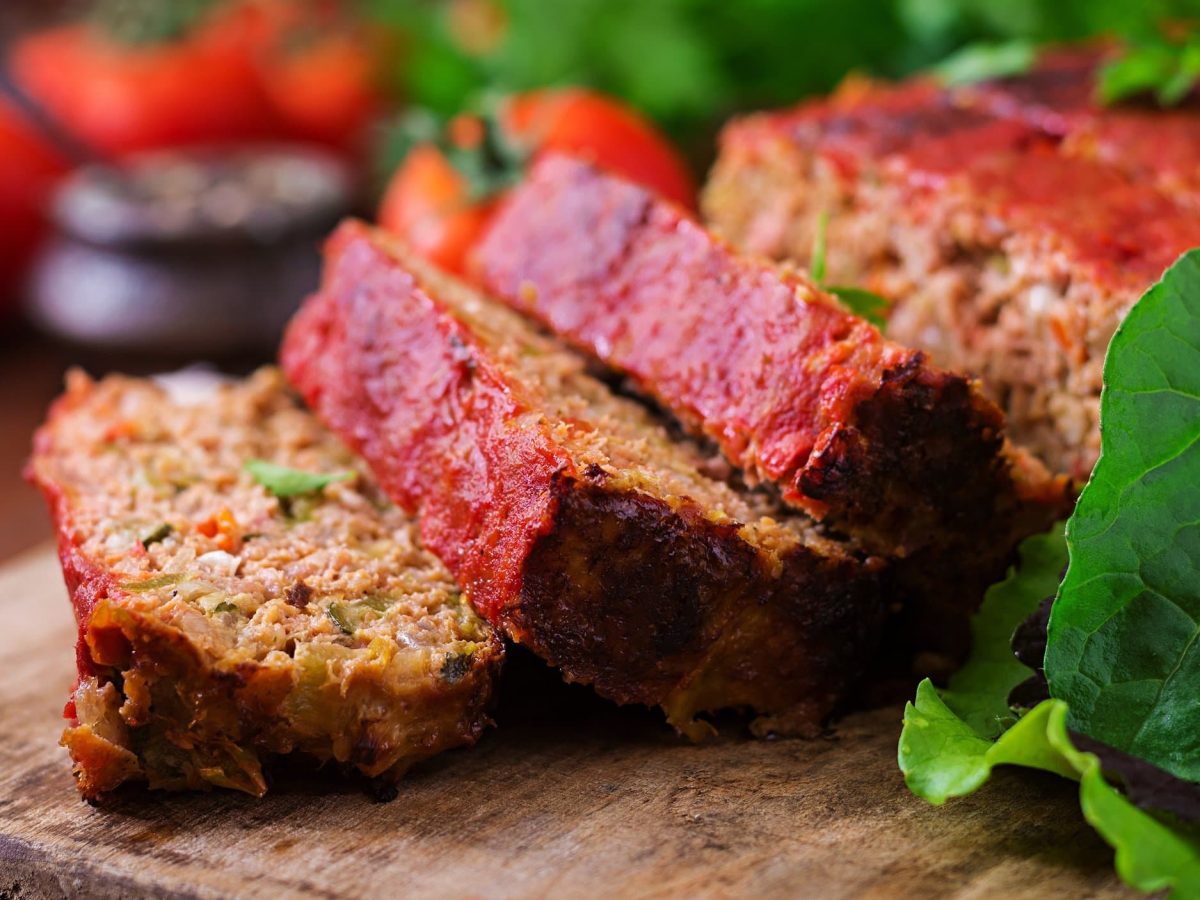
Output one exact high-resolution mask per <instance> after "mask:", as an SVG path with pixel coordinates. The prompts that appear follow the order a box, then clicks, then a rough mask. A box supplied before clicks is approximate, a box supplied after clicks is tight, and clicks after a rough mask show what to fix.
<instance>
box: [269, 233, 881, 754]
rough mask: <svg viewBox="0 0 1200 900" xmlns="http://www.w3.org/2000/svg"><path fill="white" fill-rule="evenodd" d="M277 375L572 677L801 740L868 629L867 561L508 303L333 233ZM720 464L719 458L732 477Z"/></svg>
mask: <svg viewBox="0 0 1200 900" xmlns="http://www.w3.org/2000/svg"><path fill="white" fill-rule="evenodd" d="M282 359H283V365H284V368H285V370H286V372H287V374H288V377H289V378H290V379H291V381H292V382H293V383H294V384H295V385H296V386H297V387H298V388H299V390H300V392H301V393H302V394H303V396H304V397H305V398H306V400H307V401H308V402H309V404H310V405H311V406H312V408H313V409H314V410H315V411H316V412H317V413H318V414H319V415H320V416H321V417H322V418H323V419H324V420H325V421H326V422H327V423H328V424H329V425H330V426H331V427H332V428H333V429H334V430H335V431H337V432H338V433H339V434H341V435H342V436H343V437H345V439H346V440H347V441H348V442H349V443H350V444H351V445H352V446H353V447H354V448H355V449H356V450H358V451H359V452H360V453H362V455H363V456H364V457H365V458H366V459H367V460H368V461H369V463H370V464H371V466H372V467H373V469H374V470H375V472H376V473H377V475H378V477H379V479H380V482H381V484H382V485H383V487H384V488H385V490H387V491H388V493H389V494H391V496H392V497H393V498H394V499H395V500H397V501H398V502H399V503H400V504H401V505H402V506H404V507H405V508H407V509H409V510H413V511H416V512H418V513H419V514H420V519H421V524H422V536H423V538H424V541H425V544H426V546H428V547H429V548H430V549H432V550H433V551H434V552H435V553H437V554H438V555H439V556H440V557H441V558H442V559H443V561H445V563H446V565H447V566H449V568H450V569H451V571H452V572H453V573H454V574H455V576H456V577H457V578H458V580H459V582H460V583H461V584H462V585H463V587H464V589H465V590H466V592H467V594H468V595H469V596H470V598H471V600H472V601H473V602H474V604H475V606H476V608H477V609H478V610H479V611H480V612H481V613H483V615H484V616H485V617H486V618H488V619H489V620H490V621H491V622H492V623H494V624H495V625H497V626H498V627H500V628H502V629H503V630H504V631H505V633H507V634H508V635H509V636H510V637H511V638H512V639H513V640H515V641H517V642H519V643H521V644H524V645H526V646H527V647H529V648H531V649H532V650H533V651H534V652H535V653H537V654H539V655H540V656H541V657H543V658H544V659H545V660H547V661H549V662H550V663H552V664H553V665H556V666H559V667H560V668H561V669H562V671H563V673H564V675H565V677H567V678H568V679H570V680H574V681H581V682H586V683H590V684H592V685H594V687H595V689H596V690H597V691H598V692H600V693H601V694H603V695H604V696H606V697H609V698H611V699H613V700H616V701H618V702H621V703H642V704H647V705H658V706H661V707H663V709H664V710H665V711H666V713H667V715H668V719H669V721H670V722H672V723H673V724H674V725H675V726H676V727H677V728H679V729H680V730H682V731H684V732H686V733H688V734H690V735H693V736H699V735H701V734H703V733H704V732H705V731H706V730H707V726H706V725H705V723H703V722H701V721H698V720H696V719H695V716H696V715H697V713H701V712H704V711H712V710H719V709H723V708H729V707H735V708H745V709H751V710H755V711H757V712H758V713H760V714H762V718H760V719H759V720H757V722H756V725H755V728H756V730H757V731H759V732H764V731H779V732H782V731H790V732H811V731H813V730H814V729H815V728H816V727H817V726H818V725H819V724H820V722H821V720H822V719H823V718H824V717H825V716H826V715H827V714H828V713H829V712H830V711H831V710H832V709H833V708H834V706H835V704H836V703H837V702H838V700H839V698H841V697H842V696H843V695H844V693H845V692H846V690H847V689H848V688H849V687H850V686H851V685H852V684H853V683H854V682H855V680H856V679H857V677H858V676H859V674H860V673H861V672H862V670H863V668H864V667H865V666H866V664H867V662H868V661H869V660H870V658H871V657H872V655H873V654H874V652H875V650H876V648H877V646H878V643H879V639H880V626H881V622H882V619H883V613H884V603H883V597H882V594H881V590H880V579H879V573H878V569H879V563H878V561H877V560H873V559H865V560H864V559H863V558H862V557H861V555H860V554H858V553H857V552H856V551H855V549H854V547H853V546H848V545H845V544H842V543H836V542H833V541H831V540H828V539H825V538H823V537H821V536H820V535H819V534H817V532H816V530H815V529H814V527H813V525H812V523H811V522H810V521H809V520H808V519H806V518H805V517H803V516H798V515H790V514H787V513H784V512H781V511H779V510H777V509H776V507H775V506H774V504H772V503H771V502H770V501H768V500H767V499H766V498H764V497H761V496H759V495H756V494H754V493H751V492H749V491H746V490H744V489H742V490H739V489H736V488H734V487H732V486H731V485H730V484H728V483H726V482H725V481H724V480H722V479H721V478H720V477H719V476H720V473H719V472H713V473H712V474H706V473H707V472H709V471H710V470H711V462H712V460H711V457H709V456H706V455H705V454H704V453H702V452H701V451H700V450H699V449H698V448H697V447H696V446H693V445H692V444H690V443H687V442H684V441H678V440H674V439H672V437H671V436H670V435H669V434H668V433H667V431H666V430H665V429H664V428H663V427H662V426H661V425H660V424H659V423H658V422H656V421H655V420H654V419H653V418H652V417H651V414H650V413H649V412H647V411H646V410H645V409H644V408H643V407H642V406H640V405H639V404H637V403H635V402H634V401H631V400H628V399H625V398H622V397H619V396H616V395H614V394H613V393H612V392H611V391H610V390H609V388H608V387H606V386H605V385H604V384H602V383H601V382H600V381H598V380H596V379H595V378H594V377H592V376H591V375H589V374H588V373H587V372H586V371H585V365H586V364H585V362H584V361H583V360H582V358H580V357H578V356H576V355H575V354H573V353H572V352H570V351H568V350H566V349H565V348H563V347H562V346H561V345H558V344H557V343H555V342H553V341H552V340H549V339H548V338H546V337H544V336H543V335H541V334H540V333H539V332H537V331H536V330H535V329H534V328H533V327H532V326H531V325H530V324H529V323H527V322H526V321H525V320H524V319H522V318H521V317H520V316H518V315H517V314H516V313H514V312H512V311H510V310H508V309H506V308H504V307H502V306H501V305H499V304H497V303H494V302H492V301H490V300H487V299H485V298H483V297H481V296H479V295H477V294H475V293H474V292H473V291H471V290H469V289H468V288H466V287H465V286H464V285H461V284H459V283H457V282H453V281H451V280H449V279H447V278H446V277H445V276H444V275H441V274H439V273H437V272H435V271H434V270H433V269H431V268H430V267H428V266H427V265H425V264H423V263H421V262H420V261H419V260H418V259H417V258H415V256H414V255H412V254H411V253H410V252H409V251H407V250H405V249H403V248H402V247H401V245H399V244H398V243H395V242H393V241H392V240H391V239H389V238H388V237H386V236H385V235H384V234H383V233H382V232H378V231H373V230H371V229H369V228H368V227H367V226H365V225H362V224H359V223H347V224H346V225H343V226H342V228H341V229H340V230H339V231H338V232H337V233H336V234H335V235H334V237H333V238H332V239H331V241H330V242H329V244H328V246H327V249H326V268H325V274H324V279H323V285H322V287H321V289H320V291H319V292H318V293H317V294H316V295H315V296H313V297H312V298H310V299H309V300H308V302H307V304H306V305H305V306H304V307H303V308H302V309H301V311H300V313H299V314H298V315H297V317H296V319H295V320H294V321H293V323H292V325H291V327H290V329H289V331H288V333H287V336H286V338H285V341H284V345H283V354H282ZM725 468H726V469H727V468H728V467H725Z"/></svg>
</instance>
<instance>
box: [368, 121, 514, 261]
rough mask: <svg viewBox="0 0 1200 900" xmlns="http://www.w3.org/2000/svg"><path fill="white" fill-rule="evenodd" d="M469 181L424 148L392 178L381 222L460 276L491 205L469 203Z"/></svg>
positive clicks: (440, 156)
mask: <svg viewBox="0 0 1200 900" xmlns="http://www.w3.org/2000/svg"><path fill="white" fill-rule="evenodd" d="M467 194H468V186H467V180H466V178H465V177H464V176H463V175H462V173H460V172H459V171H458V170H457V169H455V168H454V166H452V165H450V162H449V161H448V160H447V159H446V157H445V156H444V155H443V154H442V151H441V150H439V149H438V148H437V147H435V146H433V145H432V144H421V145H420V146H418V147H415V148H413V150H412V151H411V152H410V153H409V154H408V155H407V156H406V157H405V158H404V162H403V163H401V165H400V168H399V169H397V170H396V174H395V175H393V176H392V180H391V182H390V183H389V184H388V187H387V190H386V191H385V192H384V195H383V202H382V204H381V205H380V208H379V223H380V224H381V225H382V226H383V227H384V228H386V229H388V230H389V231H392V232H394V233H396V234H398V235H400V236H402V237H403V238H404V239H405V240H406V241H407V242H408V243H409V244H410V245H411V246H412V248H413V249H414V250H416V251H417V252H418V253H420V254H421V255H422V256H424V257H425V258H426V259H428V260H430V261H431V262H434V263H437V264H438V265H439V266H442V267H443V268H444V269H446V270H448V271H450V272H455V273H457V274H462V271H463V263H464V261H465V259H466V255H467V251H468V250H470V249H471V247H472V246H474V244H475V241H476V240H477V239H478V238H479V236H480V234H481V233H482V232H483V229H484V226H485V225H487V221H488V218H489V217H490V215H491V212H492V209H493V208H494V205H495V204H494V202H493V203H482V204H479V203H470V202H468V201H467Z"/></svg>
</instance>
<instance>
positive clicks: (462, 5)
mask: <svg viewBox="0 0 1200 900" xmlns="http://www.w3.org/2000/svg"><path fill="white" fill-rule="evenodd" d="M358 2H359V3H360V4H361V7H362V8H363V9H364V10H365V11H366V12H367V14H368V15H370V16H371V17H372V18H374V19H375V20H376V21H378V22H380V23H381V24H384V25H387V26H390V27H392V28H395V29H397V30H399V31H400V32H401V33H402V34H403V35H404V36H405V38H404V48H403V50H402V52H400V53H398V54H396V69H397V72H396V78H395V80H396V81H397V82H398V83H399V84H400V85H402V88H403V93H404V94H405V96H406V97H407V98H408V99H409V100H410V101H411V102H413V103H415V104H416V105H421V106H426V107H429V108H432V109H434V110H436V111H438V112H440V113H442V114H446V115H449V114H453V113H454V112H456V111H458V110H459V109H461V108H463V106H464V105H467V104H469V103H470V102H471V101H472V100H473V99H474V98H475V97H477V96H478V95H479V94H480V93H481V92H483V91H486V90H499V91H514V90H526V89H529V88H534V87H541V86H545V85H558V84H568V83H572V84H583V85H588V86H591V87H595V88H598V89H600V90H604V91H607V92H609V93H612V94H615V95H617V96H619V97H622V98H624V99H626V100H627V101H629V102H630V103H632V104H633V105H634V106H637V107H639V108H640V109H641V110H643V111H644V112H646V113H648V114H649V115H650V116H652V117H653V118H655V119H656V120H658V121H659V122H660V123H661V124H662V125H664V126H665V127H666V128H667V129H668V131H670V132H671V133H672V134H673V135H674V136H675V137H676V138H677V139H679V140H681V141H683V143H684V144H685V149H688V150H689V151H690V152H691V155H692V156H693V158H694V159H696V160H697V161H698V162H699V163H700V164H706V163H707V161H708V159H709V158H710V156H711V135H712V133H713V131H714V130H715V129H716V128H717V127H718V126H719V124H720V123H721V122H722V121H723V120H724V119H725V118H727V117H728V116H729V115H730V114H731V113H732V112H735V111H738V110H746V109H758V108H766V107H773V106H782V105H787V104H791V103H794V102H796V101H797V100H799V99H801V98H803V97H805V96H809V95H812V94H817V93H823V92H826V91H828V90H830V89H831V88H833V87H834V86H835V85H836V84H837V83H838V82H840V81H841V80H842V79H843V78H844V77H845V76H846V74H847V73H848V72H850V71H862V72H866V73H869V74H873V75H880V76H885V77H901V76H904V75H908V74H911V73H913V72H915V71H918V70H922V69H926V68H928V67H930V66H932V65H934V64H935V63H937V62H938V61H939V60H942V59H944V58H945V57H946V56H947V55H948V54H950V53H952V52H954V51H955V50H958V49H960V48H963V47H967V46H968V45H972V44H980V43H982V44H984V45H990V47H991V49H990V50H988V51H986V52H982V53H981V52H980V51H976V52H975V53H974V54H973V55H972V56H968V57H965V59H966V60H968V61H970V60H973V62H971V65H970V66H969V67H968V66H967V65H966V62H959V63H958V64H957V65H958V66H962V67H964V68H969V69H973V70H974V74H975V75H980V74H981V73H982V72H984V70H987V72H988V74H990V75H991V76H992V77H995V76H996V75H1000V74H1013V72H1014V71H1016V70H1019V66H1020V64H1021V63H1022V62H1023V60H1024V58H1025V57H1026V50H1024V49H1023V48H1025V47H1030V46H1033V45H1036V44H1039V43H1043V42H1047V41H1070V40H1078V39H1081V38H1087V37H1092V36H1097V35H1116V36H1120V37H1122V38H1126V39H1130V40H1132V41H1135V42H1142V41H1149V40H1151V39H1152V38H1153V37H1154V36H1155V35H1157V34H1158V33H1159V26H1160V24H1161V23H1162V22H1164V21H1179V20H1187V19H1190V18H1194V17H1197V16H1200V0H1145V2H1137V3H1131V2H1128V0H1057V2H1047V0H1007V2H1003V3H1000V2H995V0H742V2H738V3H729V2H727V0H552V2H548V0H453V2H435V0H358ZM472 8H475V9H476V15H478V16H484V17H485V18H488V16H486V15H485V13H484V12H483V10H487V9H490V10H492V13H491V18H494V19H495V20H496V21H497V22H498V23H500V24H499V26H498V27H497V28H496V34H495V36H494V40H493V41H491V42H490V44H489V43H488V42H484V44H485V45H484V46H472V47H468V46H466V44H469V43H471V42H470V41H464V40H463V37H462V35H461V33H460V32H461V31H462V30H463V29H462V27H461V21H462V17H463V16H464V15H466V16H468V17H469V16H470V15H471V9H472ZM464 10H465V11H466V12H464ZM489 21H490V19H489Z"/></svg>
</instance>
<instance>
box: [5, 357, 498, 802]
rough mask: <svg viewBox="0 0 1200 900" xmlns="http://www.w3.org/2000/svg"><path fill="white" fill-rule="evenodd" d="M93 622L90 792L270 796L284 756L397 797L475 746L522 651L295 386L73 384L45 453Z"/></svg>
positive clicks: (44, 484)
mask: <svg viewBox="0 0 1200 900" xmlns="http://www.w3.org/2000/svg"><path fill="white" fill-rule="evenodd" d="M29 475H30V477H31V478H32V480H33V481H34V482H35V483H36V484H37V485H38V486H39V487H40V488H41V489H42V491H43V492H44V494H45V496H46V499H47V500H48V501H49V504H50V508H51V511H52V513H53V516H54V520H55V525H56V527H57V530H58V543H59V554H60V556H61V558H62V566H63V572H64V575H65V577H66V581H67V586H68V588H69V589H70V592H71V600H72V603H73V604H74V607H75V617H76V620H77V621H78V623H79V644H78V651H77V656H78V665H79V680H78V682H77V684H76V687H75V689H74V692H73V694H72V697H71V700H70V702H69V703H68V704H67V710H66V715H67V717H68V718H69V719H70V720H71V721H72V724H71V726H70V727H69V728H68V729H67V731H66V733H65V734H64V736H63V743H64V745H65V746H66V747H67V749H68V750H69V751H70V754H71V757H72V759H73V760H74V762H75V776H76V781H77V784H78V787H79V790H80V791H81V792H82V793H83V795H84V796H85V797H88V798H94V797H96V796H98V795H100V794H102V793H104V792H107V791H110V790H112V789H113V788H115V787H116V786H117V785H119V784H120V783H122V782H124V781H146V782H148V783H149V785H150V786H151V787H154V788H168V789H179V788H203V787H209V786H218V787H228V788H235V789H238V790H241V791H245V792H247V793H250V794H255V795H261V794H262V793H264V792H265V791H266V789H267V781H266V779H265V776H264V771H263V766H264V763H265V762H266V761H267V760H268V758H270V757H273V756H275V755H278V754H287V753H300V754H306V755H308V756H310V757H313V758H315V759H317V760H321V761H334V762H336V763H342V764H345V765H346V766H348V767H351V768H353V769H357V770H358V771H360V772H362V773H364V774H365V775H367V776H372V777H375V776H378V777H381V778H384V779H387V780H391V779H394V778H396V777H398V776H399V775H400V774H402V773H403V772H404V770H405V769H406V768H407V767H408V766H410V765H411V764H413V763H415V762H417V761H418V760H421V759H425V758H426V757H428V756H430V755H432V754H434V753H437V752H438V751H440V750H444V749H446V748H448V747H455V746H459V745H463V744H470V743H472V742H474V740H475V739H476V738H477V737H478V736H479V734H480V732H481V731H482V729H483V728H484V727H485V726H486V725H487V724H488V715H487V709H488V706H489V700H490V698H491V695H492V691H493V686H494V680H495V676H496V674H497V671H498V668H499V665H500V661H501V657H502V653H503V647H502V644H501V643H500V641H499V638H498V637H497V636H496V635H495V634H494V632H493V631H492V630H491V629H490V628H489V627H488V625H487V624H486V623H484V622H483V621H482V620H481V619H480V618H479V617H478V616H477V615H476V614H475V612H474V611H473V610H472V609H471V608H470V606H469V604H467V603H466V602H464V600H463V596H462V594H461V593H460V591H459V590H458V588H457V587H456V586H455V583H454V581H453V579H452V578H451V576H450V574H449V572H447V571H446V569H445V567H444V566H443V565H442V564H441V563H440V562H439V561H438V560H437V559H436V558H435V557H434V556H433V555H432V554H430V553H428V552H427V551H425V550H424V549H422V547H421V545H420V543H419V540H418V536H417V528H416V525H415V524H414V522H413V520H412V519H411V518H410V517H409V516H408V514H407V513H404V512H403V511H401V510H400V509H399V508H397V507H396V506H395V505H393V504H392V503H391V502H390V501H388V499H387V498H386V496H384V494H383V493H382V492H381V491H380V489H379V487H378V485H377V484H376V482H375V481H374V480H373V479H372V478H371V476H370V475H369V474H368V472H367V470H366V469H365V467H364V466H363V464H362V463H361V462H360V461H359V460H357V459H355V458H354V456H353V455H352V454H351V453H350V452H349V451H348V450H347V449H346V448H345V446H344V445H343V444H341V443H340V442H339V441H338V440H337V439H336V438H334V437H333V436H332V435H331V434H330V433H329V432H327V431H326V430H324V429H323V428H322V427H321V426H320V425H319V424H318V423H317V421H316V420H315V419H314V418H313V416H312V415H311V414H310V413H308V412H306V411H305V410H303V409H302V408H300V407H299V405H298V403H297V401H296V400H295V399H294V397H293V396H292V395H291V394H290V393H289V392H288V391H287V390H286V389H285V387H284V384H283V379H282V377H281V375H280V374H279V372H278V371H275V370H263V371H260V372H258V373H257V374H256V375H254V376H253V377H252V378H250V379H249V380H248V381H246V382H244V383H240V384H231V385H226V386H222V387H219V388H217V389H215V390H210V391H207V392H206V393H205V394H204V396H202V397H193V398H191V399H189V400H186V401H185V400H182V399H181V400H175V399H172V397H171V396H170V395H169V394H168V393H167V392H166V391H164V389H163V388H161V387H159V386H158V385H156V384H155V383H152V382H149V381H142V380H136V379H129V378H122V377H109V378H106V379H105V380H103V381H101V382H99V383H96V382H93V381H91V380H90V379H88V378H87V377H86V376H84V375H82V374H81V373H72V375H71V376H70V378H69V379H68V388H67V392H66V394H65V395H64V396H63V397H62V398H61V399H60V400H59V401H58V402H57V403H56V404H55V406H54V407H53V409H52V411H51V413H50V417H49V420H48V422H47V423H46V424H45V425H44V426H43V427H42V429H41V430H40V431H39V432H38V434H37V437H36V439H35V449H34V455H33V459H32V461H31V463H30V467H29Z"/></svg>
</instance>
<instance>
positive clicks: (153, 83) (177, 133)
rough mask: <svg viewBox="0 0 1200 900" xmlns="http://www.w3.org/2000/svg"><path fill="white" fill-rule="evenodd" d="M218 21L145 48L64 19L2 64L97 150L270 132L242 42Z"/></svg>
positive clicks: (116, 152) (272, 126)
mask: <svg viewBox="0 0 1200 900" xmlns="http://www.w3.org/2000/svg"><path fill="white" fill-rule="evenodd" d="M219 25H220V27H217V26H213V27H202V28H198V29H197V30H196V31H195V32H194V33H193V34H191V35H189V36H188V37H187V38H185V39H181V40H177V41H172V42H170V43H163V44H153V45H146V46H140V45H139V46H127V45H124V44H117V43H114V42H112V41H110V40H108V39H106V38H104V37H103V36H102V35H101V34H100V32H99V31H97V30H96V29H94V28H90V27H88V26H87V25H82V24H75V25H65V26H61V27H59V28H53V29H50V30H48V31H42V32H38V33H35V34H32V35H30V36H28V37H25V38H23V39H21V40H19V41H18V42H17V43H16V45H15V46H14V47H13V50H12V55H11V57H10V70H11V72H12V73H13V76H14V78H15V79H16V81H17V83H18V84H19V85H20V86H21V87H22V88H23V89H24V90H25V91H26V92H27V93H28V94H29V95H30V96H31V97H33V98H34V99H35V100H36V101H37V102H38V103H40V104H41V105H42V106H43V107H44V108H45V109H46V110H47V111H48V112H49V113H50V114H51V115H53V116H54V117H55V118H56V119H57V120H58V121H59V122H61V123H62V124H63V126H64V127H66V128H68V129H69V130H70V131H71V132H72V133H73V134H75V135H76V136H77V137H78V138H80V140H82V141H83V142H84V143H85V144H86V145H87V146H90V147H92V148H93V149H94V150H96V151H97V152H98V153H100V154H102V155H108V156H123V155H125V154H128V153H131V152H134V151H138V150H147V149H154V148H160V147H172V146H179V145H184V144H197V143H210V142H218V141H233V140H244V139H256V138H269V137H274V136H276V135H277V134H278V133H279V127H278V123H277V120H276V118H275V116H274V114H273V112H272V109H271V107H270V105H269V104H268V103H267V101H266V98H265V97H264V96H263V92H262V90H261V87H260V85H259V82H258V75H257V72H256V70H255V64H254V59H253V55H252V53H251V52H250V50H251V45H252V42H251V41H250V40H248V39H247V36H246V34H245V33H244V32H243V31H242V30H241V29H239V28H234V27H231V26H230V25H229V20H226V19H225V18H224V17H221V19H220V21H219Z"/></svg>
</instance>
